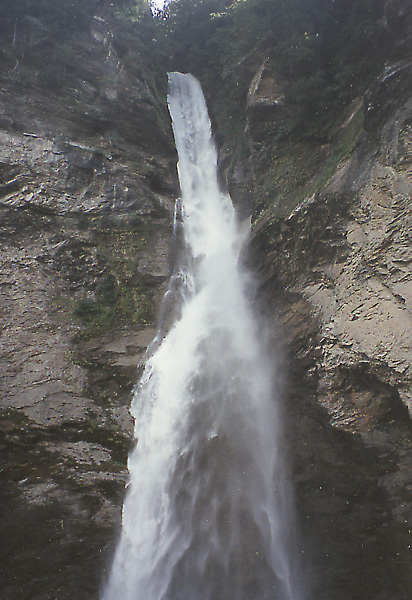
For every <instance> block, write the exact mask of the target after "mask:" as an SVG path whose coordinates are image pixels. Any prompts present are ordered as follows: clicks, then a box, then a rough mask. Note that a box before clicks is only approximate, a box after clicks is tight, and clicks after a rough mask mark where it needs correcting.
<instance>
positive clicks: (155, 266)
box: [0, 3, 412, 600]
mask: <svg viewBox="0 0 412 600" xmlns="http://www.w3.org/2000/svg"><path fill="white" fill-rule="evenodd" d="M399 5H400V6H401V5H402V8H400V10H402V11H404V12H402V14H401V15H400V17H399V18H401V19H402V20H403V21H404V22H407V20H408V19H409V20H410V9H408V7H407V3H399ZM404 6H406V8H404ZM408 10H409V12H408ZM406 29H407V28H406ZM112 42H113V38H112V35H111V33H110V26H109V23H108V22H107V18H106V16H105V15H104V14H103V13H102V15H101V16H100V15H97V17H96V18H95V19H94V20H93V25H92V28H91V30H90V31H89V32H88V34H87V35H85V36H83V37H82V39H81V40H80V39H79V40H77V41H76V43H75V44H74V47H73V50H74V53H75V57H76V60H75V63H76V66H75V68H74V70H73V73H74V76H73V77H72V78H71V80H70V85H67V86H63V87H60V88H58V89H54V88H53V87H50V86H49V87H47V86H46V84H45V83H44V82H42V81H41V80H39V78H37V77H33V67H32V66H31V65H30V64H28V63H26V62H24V61H22V62H21V64H17V65H16V63H15V61H13V60H11V59H10V58H8V57H7V56H6V55H2V56H1V60H0V87H1V105H0V109H1V113H0V138H1V144H0V260H1V269H0V298H1V306H2V311H1V314H0V321H1V326H2V335H1V356H2V361H1V364H0V382H1V406H0V419H1V433H0V435H1V437H0V444H1V450H2V462H3V464H2V471H1V481H2V505H3V512H2V516H1V521H0V522H1V528H2V530H1V539H2V540H7V543H6V544H3V545H2V550H1V570H2V584H1V586H2V587H1V588H0V589H1V597H2V598H4V599H7V600H14V599H15V598H19V599H22V600H24V599H27V600H51V599H52V598H53V599H59V600H60V599H63V598H68V597H74V596H75V597H76V598H77V599H78V600H82V599H85V600H86V599H88V600H90V599H91V598H96V597H97V593H98V589H99V587H100V585H101V581H102V572H103V571H104V567H105V565H106V563H107V561H108V560H109V556H110V551H111V550H110V549H111V547H112V546H113V543H114V542H115V536H116V526H117V524H118V521H119V517H120V510H121V502H122V497H123V492H124V482H125V480H126V477H127V473H126V462H127V453H128V450H129V448H130V446H131V443H132V436H131V430H132V423H131V419H130V416H129V413H128V405H129V403H130V399H131V395H132V389H133V386H134V384H135V382H136V381H137V378H138V371H139V369H138V366H139V363H140V360H141V358H142V356H143V355H144V352H145V349H146V348H147V345H148V344H149V343H150V340H151V339H152V337H153V335H154V332H155V324H156V320H157V318H158V315H159V310H160V304H161V299H162V295H163V293H164V290H165V285H166V282H167V279H168V275H169V273H170V270H171V267H172V263H173V252H172V250H173V248H172V247H173V236H172V225H173V204H174V198H175V197H176V195H177V193H178V192H177V185H176V178H175V160H176V157H175V151H174V148H173V142H172V135H171V131H170V127H169V120H168V116H167V112H166V107H165V102H164V99H163V100H162V99H161V97H160V95H159V94H158V92H157V90H156V88H155V86H153V85H152V84H150V83H148V81H147V78H146V77H145V73H144V72H143V70H142V69H141V68H140V67H139V65H136V67H135V68H133V67H131V66H130V64H129V65H126V64H125V62H124V60H123V57H122V53H121V52H120V50H119V49H117V50H116V45H115V44H113V43H112ZM265 51H266V48H265V49H264V50H263V49H262V50H259V48H258V49H257V50H256V51H254V53H253V54H251V55H250V56H251V58H249V59H248V60H246V61H245V62H244V64H242V65H240V67H239V68H240V69H244V71H243V74H242V77H243V78H244V79H245V80H247V82H248V85H249V93H248V95H247V98H245V99H244V104H242V106H241V107H238V110H240V111H242V112H243V115H244V117H245V121H246V125H247V127H246V131H245V134H244V135H243V137H242V146H241V148H240V147H234V146H233V144H232V145H231V146H230V147H229V148H228V149H225V148H224V149H223V150H222V156H221V165H222V178H223V177H226V179H227V184H228V187H229V189H230V191H231V193H232V196H233V199H234V201H235V203H237V205H238V207H239V209H240V210H241V214H242V216H248V217H250V216H251V219H252V230H251V237H250V243H249V246H248V248H247V249H246V251H245V256H244V260H245V261H246V262H247V263H248V264H249V265H250V266H251V268H252V270H253V271H254V272H255V273H256V276H257V281H258V283H257V286H258V302H257V304H258V306H259V310H260V311H261V313H262V318H264V319H265V320H266V323H267V324H268V325H269V329H270V335H271V339H272V346H273V349H274V355H275V354H279V348H280V349H281V352H280V353H281V354H283V355H284V359H283V363H282V369H283V370H284V371H285V372H286V373H287V376H286V377H285V386H284V403H285V431H286V434H287V435H286V436H285V437H287V438H288V440H289V442H288V445H289V450H290V454H291V468H292V478H293V484H294V487H295V490H296V504H297V512H298V515H299V526H300V529H301V548H300V549H299V550H300V552H301V554H302V556H303V557H304V561H303V562H304V564H305V567H306V571H307V574H306V576H305V577H306V579H307V588H308V589H309V590H310V593H309V597H313V598H315V597H316V598H317V599H318V600H327V599H328V600H329V599H330V598H334V599H336V600H343V599H346V598H348V597H351V598H353V599H354V600H357V599H358V600H366V599H368V600H369V599H372V598H374V600H376V599H378V600H407V599H409V598H410V597H411V593H412V589H411V583H410V576H409V573H410V571H411V567H412V565H411V546H412V544H411V538H412V534H411V529H412V527H411V524H412V523H411V522H412V514H411V511H412V453H411V444H410V442H411V426H410V412H411V410H412V397H411V320H412V317H411V310H412V306H411V293H412V281H411V269H410V267H411V203H410V198H411V188H412V184H411V181H412V179H411V165H412V162H411V160H412V159H411V157H412V154H411V152H412V150H411V149H412V98H411V91H412V90H411V84H410V82H411V61H410V55H411V54H410V53H411V47H410V38H408V36H407V35H406V34H405V35H404V36H403V37H402V38H400V39H399V41H398V44H397V46H396V48H395V51H394V52H393V54H392V55H391V57H390V58H389V59H388V62H387V64H386V66H385V70H384V71H383V72H382V74H381V75H380V77H379V78H378V79H377V80H376V81H375V82H374V84H373V85H372V86H371V87H370V88H369V90H368V91H367V93H366V94H365V95H364V96H363V97H359V98H357V99H355V100H354V101H353V103H352V104H351V105H350V106H349V107H348V109H347V112H346V114H345V115H342V117H341V119H340V120H339V122H337V123H335V124H334V128H333V134H332V135H331V136H329V137H328V138H327V139H324V138H322V139H316V138H315V137H307V138H304V139H299V140H293V139H278V138H277V136H276V130H277V128H278V127H279V126H281V125H282V118H283V114H284V111H285V110H287V107H286V106H285V98H284V97H283V95H282V93H281V88H280V86H279V85H278V82H277V81H276V78H275V77H274V76H273V70H271V68H270V61H271V60H273V58H268V57H267V53H266V54H265ZM248 61H249V62H248ZM210 95H211V96H212V93H210ZM210 101H211V110H212V114H213V111H215V112H216V111H218V110H219V98H216V99H213V98H212V97H211V99H210ZM225 135H226V134H225V133H224V132H220V131H219V130H218V131H217V138H218V139H222V140H223V142H225V141H226V137H225ZM223 145H224V144H223ZM278 368H279V367H278Z"/></svg>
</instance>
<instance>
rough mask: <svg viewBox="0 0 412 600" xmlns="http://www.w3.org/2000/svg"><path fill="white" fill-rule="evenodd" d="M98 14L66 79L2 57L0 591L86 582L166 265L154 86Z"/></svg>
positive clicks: (162, 141)
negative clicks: (130, 64) (61, 81)
mask: <svg viewBox="0 0 412 600" xmlns="http://www.w3.org/2000/svg"><path fill="white" fill-rule="evenodd" d="M108 29H109V26H108V23H107V22H106V21H105V19H104V18H103V17H101V16H98V17H97V18H95V19H94V22H93V27H92V29H91V31H90V32H89V34H88V35H87V36H86V37H83V38H82V39H79V40H78V41H76V42H75V44H74V46H73V53H74V60H75V63H76V64H75V69H74V78H72V80H71V82H70V87H69V86H63V87H61V88H59V89H57V90H56V89H54V88H53V87H52V88H50V87H45V85H44V84H42V83H39V81H38V79H36V78H33V67H32V65H30V64H26V63H25V62H24V61H21V63H20V64H19V66H18V68H17V69H16V68H15V66H16V65H15V62H13V61H11V60H10V59H8V58H7V57H6V56H5V55H2V60H1V62H0V69H1V74H0V78H1V79H0V82H1V83H0V87H1V105H0V109H1V113H0V126H1V129H0V181H1V182H0V261H1V268H0V273H1V275H0V281H1V285H0V302H1V307H2V310H1V313H0V322H1V331H2V333H1V366H0V382H1V407H0V408H1V412H0V418H1V438H0V439H1V442H0V444H1V455H2V471H1V479H2V515H1V539H2V544H1V546H2V549H1V572H2V576H1V580H2V584H1V592H0V595H1V597H2V598H4V599H6V598H7V599H12V598H21V599H24V598H27V600H29V599H30V600H34V599H35V598H37V599H45V600H46V599H51V598H68V597H76V598H78V599H81V598H92V597H96V596H97V590H98V588H99V586H100V585H101V578H102V569H103V566H104V564H105V560H106V558H107V557H106V556H104V557H102V551H103V550H104V548H105V547H106V546H107V544H108V543H109V542H110V543H112V544H113V543H114V540H115V530H114V529H113V527H112V526H113V523H115V522H117V521H118V519H119V515H120V507H121V501H122V500H121V499H122V496H123V490H124V482H125V479H126V463H127V453H128V450H129V449H130V446H131V443H132V436H131V431H132V422H131V417H130V415H129V412H128V406H129V403H130V398H131V393H132V388H133V385H134V384H135V382H136V381H137V374H138V365H139V362H140V360H141V357H142V356H143V354H144V351H145V349H146V347H147V345H148V343H149V342H150V340H151V339H152V337H153V336H154V332H155V319H156V315H157V313H158V308H159V303H160V299H161V297H162V294H163V291H164V285H165V282H167V279H168V276H169V272H170V268H171V257H170V249H171V240H172V236H171V232H172V224H173V197H174V196H175V193H176V188H175V175H174V163H175V151H174V147H173V141H172V135H171V132H170V127H169V120H168V116H167V110H166V103H165V99H164V100H163V102H161V103H159V101H158V100H157V98H156V94H155V90H153V89H152V88H150V87H149V86H148V84H147V83H146V82H145V80H144V77H143V76H142V74H141V72H139V70H138V68H136V69H134V70H133V69H130V68H129V69H126V68H125V67H124V65H123V64H122V62H121V61H120V59H119V57H118V56H117V54H116V52H115V50H114V49H113V48H112V47H111V37H110V35H108V34H107V32H108ZM165 78H166V75H165Z"/></svg>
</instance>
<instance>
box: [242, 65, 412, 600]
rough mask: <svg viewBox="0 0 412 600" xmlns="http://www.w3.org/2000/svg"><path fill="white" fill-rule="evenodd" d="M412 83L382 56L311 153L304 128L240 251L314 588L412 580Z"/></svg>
mask: <svg viewBox="0 0 412 600" xmlns="http://www.w3.org/2000/svg"><path fill="white" fill-rule="evenodd" d="M388 72H390V73H391V78H392V77H393V79H392V82H390V81H389V80H388V77H387V73H388ZM395 73H396V75H395ZM408 82H409V83H408ZM392 85H393V87H391V86H392ZM410 94H411V88H410V65H409V63H407V62H402V63H399V64H397V65H396V66H393V68H390V67H388V68H387V70H386V71H385V73H384V74H383V76H382V78H381V79H380V80H379V81H377V82H376V84H375V85H374V87H373V88H372V89H371V90H370V92H369V95H368V98H367V101H366V102H365V104H364V106H362V103H361V102H357V103H356V102H355V103H354V105H353V107H352V109H351V111H350V113H349V116H348V118H347V119H346V120H345V122H344V123H343V124H342V129H341V131H340V133H339V134H338V137H337V139H336V140H335V142H334V146H323V147H319V148H318V149H317V150H316V149H315V151H314V152H312V155H311V156H309V155H308V154H307V153H308V152H311V149H310V143H309V142H305V141H304V142H302V143H301V144H300V147H297V148H296V152H295V155H294V156H293V157H291V158H290V163H289V165H292V166H289V165H288V163H286V166H285V168H284V171H282V168H283V167H282V164H281V163H280V164H279V166H278V167H277V169H278V171H277V173H276V178H275V177H274V179H273V184H272V185H273V188H274V189H276V190H278V189H279V188H277V187H276V186H277V185H279V184H278V182H279V180H280V179H281V178H283V177H290V170H291V169H296V171H298V169H299V170H300V171H301V173H302V182H303V186H302V188H299V187H296V185H295V187H294V188H293V187H292V189H291V190H290V191H291V193H289V194H287V193H283V195H282V192H281V191H279V192H278V194H279V195H278V200H277V205H276V207H275V208H274V209H273V208H271V209H270V210H262V209H261V206H259V205H258V206H257V208H256V210H255V217H254V226H253V231H252V241H251V257H250V259H249V260H251V262H252V263H253V264H254V265H258V268H259V271H260V274H261V291H262V294H263V297H264V299H265V302H264V304H266V307H265V312H266V313H271V312H272V311H273V308H271V307H273V306H275V307H277V308H275V312H276V311H277V314H278V316H277V320H276V325H275V331H276V333H275V334H274V346H275V347H276V346H277V345H278V344H279V341H280V344H281V346H282V345H283V346H284V348H287V349H288V356H287V359H286V361H285V369H287V370H288V373H289V383H288V385H287V388H288V389H287V391H286V400H285V401H286V412H287V415H288V417H287V423H288V425H287V430H288V432H289V438H290V439H291V450H292V454H293V455H294V481H295V487H296V491H297V503H298V512H299V514H300V519H301V521H300V525H301V528H302V539H303V541H302V554H303V555H304V556H306V557H309V558H308V564H309V569H308V570H309V572H310V575H309V577H308V578H309V580H310V581H311V584H310V585H312V589H313V594H314V595H316V597H317V598H322V599H323V598H325V599H326V598H330V597H333V598H339V599H342V600H343V599H344V598H347V597H348V596H349V597H351V598H359V599H361V598H372V597H373V598H381V599H389V598H390V599H394V598H396V599H397V600H398V599H399V600H400V599H402V600H403V599H404V600H406V598H408V597H410V595H411V593H412V589H411V587H410V577H409V574H410V571H411V558H412V556H411V555H412V551H411V547H412V544H411V541H412V533H411V532H412V527H411V525H412V493H411V492H412V471H411V460H412V451H411V420H410V416H411V411H412V406H411V390H412V379H411V376H412V372H411V358H412V356H411V348H412V337H411V332H412V320H411V319H412V313H411V294H412V287H411V286H412V272H411V257H412V239H411V232H412V229H411V223H412V209H411V193H412V185H411V182H412V177H411V175H412V172H411V156H410V152H411V144H412V137H411V135H412V130H411V127H410V123H411V120H412V112H411V109H412V105H411V99H410ZM393 96H395V97H396V103H394V102H392V103H391V105H390V106H389V108H388V104H387V103H386V102H385V99H388V98H390V97H393ZM372 105H373V107H374V108H373V110H370V109H369V107H370V106H372ZM372 113H373V114H372ZM355 123H358V125H356V130H357V133H356V134H354V130H352V132H351V128H354V127H355V125H354V124H355ZM264 129H265V126H264V121H263V122H262V121H261V122H260V123H259V125H258V130H257V134H258V139H259V144H262V143H263V144H270V140H268V138H264V137H263V138H262V131H264ZM253 132H254V130H253V125H252V127H251V135H252V144H253V143H254V141H253ZM340 140H343V142H342V141H340ZM349 141H350V143H349ZM343 146H346V150H345V151H341V150H339V151H338V154H337V156H338V160H336V157H335V158H333V152H334V149H333V148H334V147H335V148H336V147H338V148H342V147H343ZM287 151H288V152H290V148H289V147H287ZM316 154H317V157H321V156H323V157H324V162H323V164H322V163H321V161H319V163H318V165H319V166H318V167H315V168H314V167H313V163H312V166H311V162H310V161H313V160H314V161H315V163H316V160H318V158H317V157H316ZM313 156H315V158H313ZM302 157H303V158H302ZM252 159H253V156H252ZM333 160H334V161H335V165H336V166H333V168H332V162H329V163H328V161H333ZM297 161H301V162H300V163H298V162H297ZM305 161H306V164H307V165H308V167H307V169H306V172H305V171H304V170H303V169H302V168H301V166H300V165H301V164H302V163H305ZM294 165H295V166H294ZM258 168H259V165H258ZM287 169H289V172H288V171H287ZM311 169H312V171H311ZM296 171H295V172H296ZM262 177H264V176H262ZM268 177H270V173H268V175H267V178H266V181H267V180H268ZM295 181H296V179H295ZM289 183H290V179H289ZM302 198H303V199H302ZM309 432H310V433H309Z"/></svg>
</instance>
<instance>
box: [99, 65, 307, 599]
mask: <svg viewBox="0 0 412 600" xmlns="http://www.w3.org/2000/svg"><path fill="white" fill-rule="evenodd" d="M169 86H170V87H169V90H170V91H169V97H168V102H169V110H170V114H171V116H172V122H173V130H174V135H175V140H176V146H177V150H178V155H179V164H178V171H179V179H180V184H181V191H182V199H181V204H180V206H181V214H180V218H179V220H178V221H179V223H180V226H181V228H182V237H183V247H184V248H183V253H182V260H181V264H180V265H179V271H178V273H177V275H176V274H175V278H176V277H177V279H179V281H180V291H181V296H182V306H181V313H180V317H179V318H178V320H177V321H176V322H175V323H174V325H173V326H172V327H171V329H170V331H169V333H168V334H167V335H166V336H165V337H164V339H163V340H162V341H161V343H159V344H158V346H157V348H156V349H155V350H154V352H153V353H152V354H151V355H150V356H149V357H148V359H147V361H146V365H145V370H144V374H143V376H142V378H141V381H140V383H139V385H138V388H137V390H136V393H135V396H134V399H133V403H132V414H133V416H134V418H135V436H136V439H138V443H137V446H136V448H135V449H134V451H133V452H132V453H131V455H130V457H129V470H130V482H129V485H128V490H127V494H126V499H125V503H124V507H123V521H122V531H121V538H120V541H119V544H118V546H117V549H116V553H115V557H114V562H113V566H112V571H111V574H110V578H109V581H108V583H107V585H106V588H105V590H104V592H103V596H102V598H103V600H252V598H258V599H259V600H266V599H268V600H269V599H271V600H274V599H278V600H301V598H302V596H301V595H300V593H299V592H298V586H297V585H296V572H295V568H294V566H293V562H294V561H293V559H292V556H293V551H292V548H291V539H292V538H293V535H292V534H291V528H290V527H291V526H290V517H289V514H288V513H289V507H290V496H289V492H288V486H287V484H286V481H285V472H284V468H283V460H282V456H281V452H280V449H279V439H280V435H279V415H278V408H277V403H276V397H274V396H275V393H274V385H273V381H272V373H271V364H270V363H269V360H268V358H267V352H265V350H264V348H263V347H262V344H261V342H260V340H259V336H258V331H257V326H256V323H255V321H254V318H253V314H252V311H251V309H250V306H249V302H248V300H247V293H246V291H247V286H248V279H247V276H246V274H245V273H244V272H243V270H242V269H241V268H240V266H239V260H238V259H239V252H240V250H241V247H242V244H243V243H244V233H242V230H241V228H240V227H239V223H238V221H237V218H236V214H235V211H234V209H233V206H232V203H231V200H230V197H229V196H228V195H227V194H225V193H223V192H222V191H221V190H220V189H219V186H218V179H217V154H216V149H215V147H214V144H213V141H212V135H211V126H210V122H209V117H208V114H207V108H206V105H205V101H204V98H203V94H202V90H201V87H200V84H199V83H198V81H197V80H196V79H195V78H194V77H192V76H191V75H183V74H181V73H171V74H170V75H169Z"/></svg>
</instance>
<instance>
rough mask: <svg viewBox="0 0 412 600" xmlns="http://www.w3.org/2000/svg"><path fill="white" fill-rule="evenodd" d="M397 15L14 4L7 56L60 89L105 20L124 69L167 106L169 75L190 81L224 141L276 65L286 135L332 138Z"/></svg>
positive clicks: (316, 2)
mask: <svg viewBox="0 0 412 600" xmlns="http://www.w3.org/2000/svg"><path fill="white" fill-rule="evenodd" d="M389 4H390V3H389ZM388 10H389V9H388V2H385V0H358V1H356V2H348V1H347V0H172V1H171V2H170V4H168V6H167V7H166V9H165V10H164V11H157V12H156V13H155V14H154V15H152V12H151V10H150V1H149V0H117V1H116V2H108V1H107V2H106V1H105V0H36V1H34V0H19V2H16V1H15V0H4V1H3V2H2V4H1V6H0V34H1V40H2V41H1V42H0V46H1V47H2V48H3V53H6V54H8V55H9V56H14V57H15V58H16V59H23V58H24V59H25V60H29V61H32V62H33V63H34V64H36V65H37V66H38V68H39V69H40V74H39V77H40V80H41V81H40V82H41V83H44V84H49V85H53V86H56V87H57V86H59V85H61V84H62V83H63V81H64V78H65V77H68V75H69V73H70V69H71V68H72V67H73V58H74V44H73V40H75V39H79V38H81V37H82V36H84V34H85V32H86V31H87V30H89V29H90V26H91V24H92V22H93V17H94V15H96V14H97V15H100V14H102V15H103V16H104V19H105V21H107V23H108V27H109V30H110V31H109V34H110V36H111V43H112V45H113V48H114V50H115V51H116V53H117V55H118V56H119V58H120V60H121V61H122V63H123V64H124V65H125V66H126V67H127V68H129V69H132V70H134V71H137V72H138V74H139V76H140V77H141V79H143V81H144V82H145V83H146V84H147V87H148V88H149V89H150V90H151V92H152V93H153V97H154V99H155V101H156V102H157V103H159V102H160V103H161V104H162V103H164V98H165V95H166V77H165V74H166V72H167V71H168V70H173V69H177V70H182V71H190V72H192V73H194V74H195V75H197V76H199V77H200V78H201V80H202V83H203V86H204V88H205V89H206V92H207V93H208V95H209V96H210V97H211V98H212V99H213V102H212V110H213V109H214V110H215V111H216V113H217V114H218V115H219V117H218V126H219V127H220V128H221V131H222V133H224V134H225V135H226V136H228V137H236V135H237V134H238V133H239V131H241V130H242V127H243V126H244V116H243V109H244V106H245V101H246V95H247V91H248V87H249V85H250V82H251V79H252V77H253V75H254V73H255V72H256V70H257V69H258V68H259V66H260V64H261V63H262V61H263V60H266V61H267V69H268V70H269V71H270V72H271V73H272V75H273V77H274V78H275V80H276V81H277V82H278V83H279V86H280V89H281V91H282V93H283V95H284V97H285V106H286V107H287V111H288V115H287V118H286V119H285V121H284V123H283V124H282V128H281V130H280V131H279V132H278V135H283V136H285V137H287V136H289V137H290V136H294V137H296V136H297V135H298V136H300V137H302V136H305V135H306V136H308V135H309V136H313V135H317V136H323V135H327V134H328V128H329V126H330V123H331V122H332V121H333V119H335V118H336V115H337V114H339V112H340V111H341V109H342V107H343V106H345V105H347V104H348V103H349V102H350V101H351V100H353V98H355V97H356V96H358V95H360V94H362V93H363V92H364V90H365V89H366V87H367V86H368V84H369V83H370V81H371V80H372V79H373V77H375V75H376V73H377V72H379V69H380V68H381V67H382V64H383V62H384V60H385V58H386V55H387V51H388V48H389V46H390V44H391V43H392V40H391V39H390V35H389V34H388V31H389V30H388V28H387V27H385V26H384V25H385V23H386V21H387V17H388V14H387V12H388ZM59 66H60V68H59ZM61 67H63V68H61Z"/></svg>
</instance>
